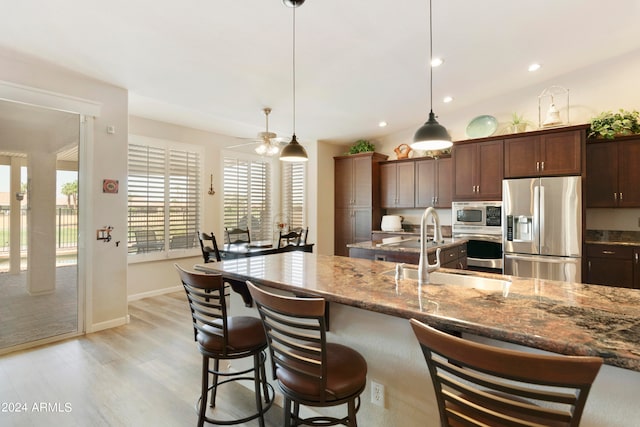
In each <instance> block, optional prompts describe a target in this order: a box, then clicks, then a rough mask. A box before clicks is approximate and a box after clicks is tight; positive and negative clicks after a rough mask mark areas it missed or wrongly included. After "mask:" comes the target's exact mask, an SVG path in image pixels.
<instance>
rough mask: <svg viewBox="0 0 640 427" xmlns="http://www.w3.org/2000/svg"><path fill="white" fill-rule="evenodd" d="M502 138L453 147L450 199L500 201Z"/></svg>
mask: <svg viewBox="0 0 640 427" xmlns="http://www.w3.org/2000/svg"><path fill="white" fill-rule="evenodd" d="M502 148H503V141H502V140H497V141H485V142H464V143H456V144H454V146H453V150H452V157H453V200H458V201H459V200H462V201H465V200H486V201H492V200H502V178H503V172H502V168H503V156H502Z"/></svg>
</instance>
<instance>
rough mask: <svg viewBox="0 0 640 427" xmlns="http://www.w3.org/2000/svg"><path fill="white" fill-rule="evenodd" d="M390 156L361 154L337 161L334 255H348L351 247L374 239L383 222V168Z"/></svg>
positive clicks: (337, 158) (337, 159) (339, 158)
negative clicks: (372, 237) (384, 162)
mask: <svg viewBox="0 0 640 427" xmlns="http://www.w3.org/2000/svg"><path fill="white" fill-rule="evenodd" d="M386 159H387V156H385V155H383V154H380V153H361V154H353V155H349V156H339V157H335V158H334V165H335V171H334V172H335V181H334V182H335V184H334V197H335V217H334V253H335V254H336V255H343V256H347V255H348V254H349V250H348V248H347V246H346V245H347V244H349V243H356V242H363V241H366V240H369V239H370V238H371V230H372V226H373V224H379V223H380V220H381V219H382V210H381V207H380V165H379V163H380V162H381V161H384V160H386Z"/></svg>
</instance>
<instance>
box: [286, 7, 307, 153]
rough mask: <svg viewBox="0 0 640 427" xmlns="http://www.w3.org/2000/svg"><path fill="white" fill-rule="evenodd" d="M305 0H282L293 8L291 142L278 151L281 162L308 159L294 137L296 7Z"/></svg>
mask: <svg viewBox="0 0 640 427" xmlns="http://www.w3.org/2000/svg"><path fill="white" fill-rule="evenodd" d="M304 1H305V0H282V2H283V3H284V4H285V5H286V6H288V7H290V8H292V9H293V56H292V58H293V136H292V137H291V142H289V143H288V144H287V145H285V146H284V148H283V149H282V152H281V153H280V160H282V161H283V162H306V161H307V160H309V158H308V157H307V151H306V150H305V149H304V147H303V146H302V145H300V143H299V142H298V139H297V138H296V8H297V7H298V6H302V4H303V3H304Z"/></svg>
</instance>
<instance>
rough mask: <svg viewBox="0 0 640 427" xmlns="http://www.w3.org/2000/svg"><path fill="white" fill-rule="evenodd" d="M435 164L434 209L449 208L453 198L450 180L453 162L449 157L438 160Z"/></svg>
mask: <svg viewBox="0 0 640 427" xmlns="http://www.w3.org/2000/svg"><path fill="white" fill-rule="evenodd" d="M435 164H436V206H435V207H436V208H450V207H451V200H452V196H453V191H452V189H453V185H452V184H451V179H452V177H453V174H452V168H453V160H451V157H449V158H446V159H438V160H436V161H435Z"/></svg>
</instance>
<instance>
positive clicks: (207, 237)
mask: <svg viewBox="0 0 640 427" xmlns="http://www.w3.org/2000/svg"><path fill="white" fill-rule="evenodd" d="M197 234H198V239H199V240H200V249H201V250H202V258H203V259H204V262H205V264H206V263H207V262H213V261H218V262H220V260H221V259H222V258H221V257H220V250H219V249H218V243H217V242H216V236H215V235H214V234H213V233H211V234H207V233H197ZM205 241H210V242H211V246H206V245H205ZM211 255H213V256H214V257H215V260H214V259H211Z"/></svg>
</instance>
